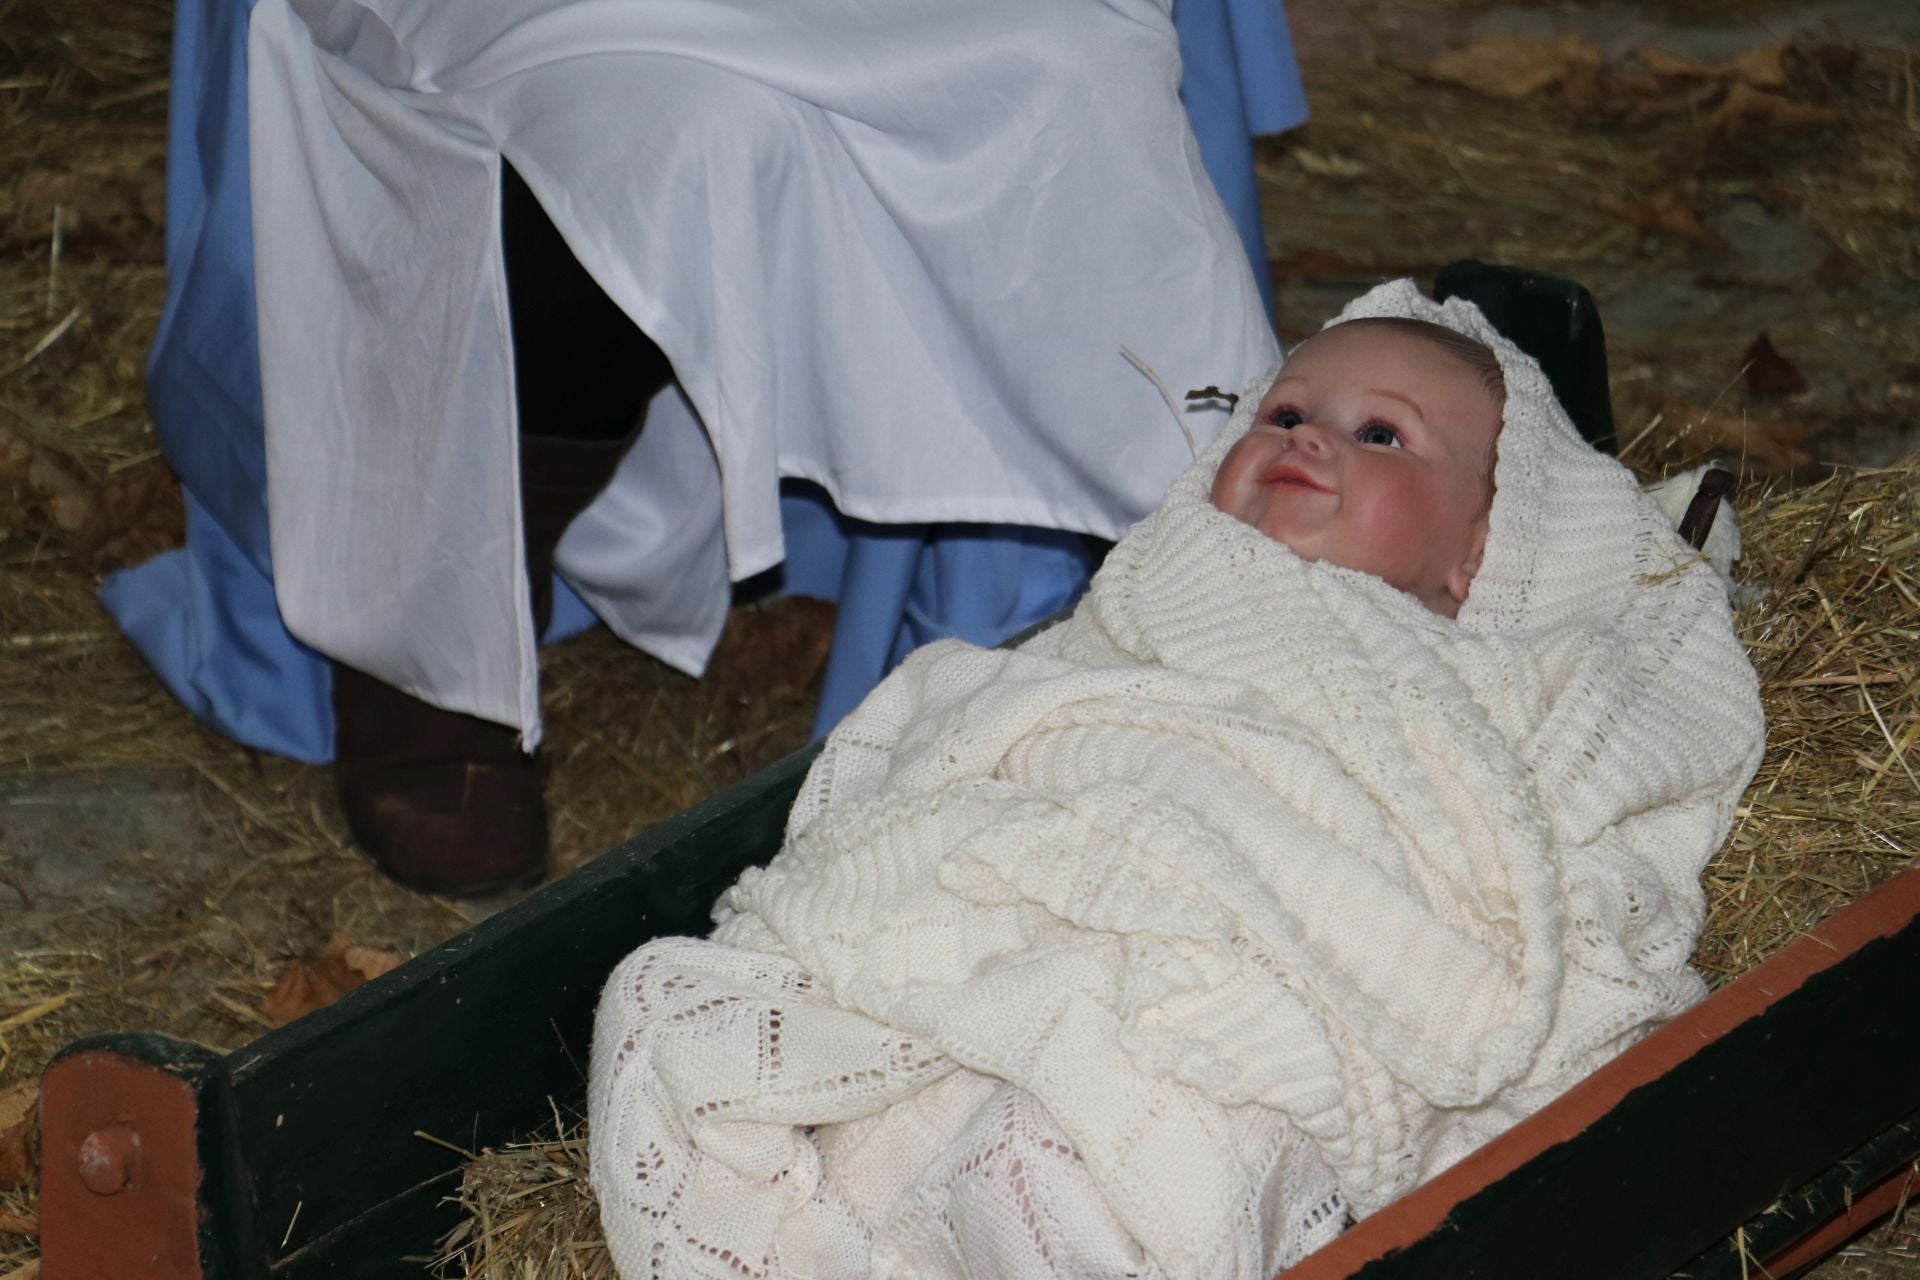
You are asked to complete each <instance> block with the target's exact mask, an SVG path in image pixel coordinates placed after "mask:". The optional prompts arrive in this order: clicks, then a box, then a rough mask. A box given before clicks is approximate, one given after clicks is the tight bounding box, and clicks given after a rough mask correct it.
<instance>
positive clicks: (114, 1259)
mask: <svg viewBox="0 0 1920 1280" xmlns="http://www.w3.org/2000/svg"><path fill="white" fill-rule="evenodd" d="M198 1110H199V1107H198V1102H197V1100H196V1098H195V1096H194V1092H193V1088H192V1086H191V1085H190V1084H189V1083H188V1082H187V1081H184V1080H181V1079H178V1078H176V1077H174V1076H171V1075H168V1074H167V1073H166V1072H164V1071H161V1070H159V1069H157V1068H155V1067H153V1066H150V1065H148V1064H146V1063H144V1062H139V1061H137V1060H135V1059H132V1058H128V1057H124V1056H122V1055H120V1054H115V1053H105V1052H87V1053H76V1054H73V1055H71V1056H69V1057H65V1058H62V1059H60V1060H58V1061H57V1062H55V1063H54V1064H53V1065H52V1066H51V1067H49V1068H47V1073H46V1075H45V1076H43V1077H42V1079H41V1083H40V1244H41V1249H42V1253H41V1257H40V1277H41V1280H132V1278H133V1277H140V1280H201V1266H200V1263H201V1259H200V1240H199V1217H198V1211H197V1197H198V1193H199V1189H200V1182H201V1179H202V1177H203V1176H204V1171H203V1170H202V1169H201V1167H200V1158H199V1154H198V1148H197V1143H196V1137H195V1119H196V1117H197V1114H198Z"/></svg>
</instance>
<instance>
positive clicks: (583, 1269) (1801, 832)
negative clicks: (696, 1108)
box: [440, 458, 1920, 1280]
mask: <svg viewBox="0 0 1920 1280" xmlns="http://www.w3.org/2000/svg"><path fill="white" fill-rule="evenodd" d="M1735 505H1736V507H1737V508H1738V510H1739V514H1740V527H1741V533H1742V536H1743V538H1744V541H1745V554H1744V557H1743V559H1742V571H1741V574H1740V577H1741V580H1742V582H1743V584H1744V585H1745V587H1746V588H1747V591H1746V592H1745V593H1744V594H1746V595H1747V596H1750V597H1754V599H1753V601H1752V603H1750V604H1748V605H1747V606H1746V607H1745V608H1744V609H1742V611H1741V612H1740V614H1739V617H1738V624H1739V630H1740V635H1741V638H1742V639H1743V640H1744V641H1745V643H1746V645H1747V648H1748V650H1749V652H1750V653H1752V655H1753V659H1754V664H1755V666H1756V668H1757V669H1758V670H1759V672H1760V676H1761V692H1762V697H1763V699H1764V700H1765V703H1766V710H1767V755H1766V759H1765V761H1764V762H1763V763H1762V765H1761V767H1760V772H1759V774H1758V776H1756V777H1755V778H1754V780H1753V784H1752V785H1751V786H1750V787H1749V788H1748V789H1747V794H1746V796H1745V798H1744V801H1743V803H1742V804H1741V806H1740V809H1739V816H1738V819H1737V821H1736V824H1735V826H1734V829H1733V832H1732V833H1731V835H1730V836H1729V837H1728V839H1727V842H1726V844H1725V846H1724V847H1722V848H1721V850H1720V852H1719V853H1718V854H1717V855H1716V856H1715V857H1714V858H1713V860H1712V862H1711V863H1710V864H1709V866H1708V868H1707V872H1706V886H1707V893H1708V899H1709V905H1708V915H1707V924H1706V930H1705V933H1704V934H1703V936H1702V938H1701V940H1700V945H1699V947H1698V949H1697V950H1696V951H1695V953H1694V962H1695V964H1697V965H1698V966H1699V967H1700V968H1701V969H1702V971H1704V972H1705V974H1706V975H1707V978H1708V981H1709V982H1710V983H1712V984H1714V985H1716V986H1718V985H1722V984H1724V983H1726V982H1728V981H1731V980H1732V979H1734V978H1736V977H1738V976H1739V975H1740V974H1741V973H1743V972H1745V971H1746V970H1747V969H1749V968H1751V967H1753V966H1754V965H1755V964H1758V963H1759V962H1760V961H1761V960H1764V959H1765V958H1766V957H1768V956H1769V955H1772V954H1773V953H1774V952H1775V951H1777V950H1779V949H1780V948H1781V947H1782V946H1784V945H1786V943H1787V942H1788V941H1790V940H1791V939H1792V938H1794V937H1795V936H1797V935H1798V934H1800V933H1802V932H1804V931H1805V930H1807V929H1808V928H1811V927H1812V926H1813V925H1815V924H1817V923H1819V922H1820V921H1821V920H1824V919H1825V918H1826V917H1827V916H1829V915H1831V914H1832V913H1833V912H1834V911H1835V910H1837V909H1838V908H1840V907H1842V906H1844V905H1846V904H1847V903H1848V902H1850V901H1852V900H1853V899H1854V898H1856V897H1858V896H1860V895H1861V894H1863V893H1865V892H1867V891H1868V890H1870V889H1872V888H1873V887H1874V886H1876V885H1878V884H1879V883H1880V882H1881V881H1883V880H1885V879H1886V878H1887V877H1888V876H1890V875H1892V874H1893V873H1894V872H1895V871H1897V870H1899V869H1900V868H1902V867H1904V866H1906V865H1908V864H1910V863H1912V862H1913V861H1914V857H1915V852H1916V850H1920V745H1916V739H1920V458H1916V459H1913V460H1911V461H1909V462H1907V463H1906V464H1904V465H1902V466H1898V467H1892V468H1886V469H1883V470H1877V471H1869V472H1852V471H1845V472H1839V473H1836V474H1834V475H1832V476H1830V477H1829V478H1828V479H1826V480H1824V481H1821V482H1820V483H1818V484H1814V485H1811V486H1808V487H1805V488H1796V489H1772V488H1767V487H1763V486H1759V485H1755V486H1753V487H1751V488H1749V489H1748V490H1747V492H1746V493H1744V494H1743V495H1741V496H1740V497H1739V498H1738V500H1737V501H1736V504H1735ZM583 1123H584V1122H581V1121H575V1122H574V1123H572V1124H571V1125H569V1124H565V1123H562V1122H561V1121H560V1119H559V1117H558V1115H557V1114H556V1117H555V1127H554V1131H553V1132H552V1133H551V1134H549V1135H545V1136H542V1137H540V1138H536V1139H533V1140H530V1141H528V1142H526V1143H521V1144H515V1145H512V1146H508V1147H504V1148H502V1149H500V1150H497V1151H492V1150H490V1151H486V1152H483V1153H482V1154H481V1155H480V1157H479V1158H478V1159H477V1160H475V1161H473V1162H472V1163H471V1164H469V1165H468V1166H467V1170H466V1173H465V1176H464V1177H463V1179H462V1182H461V1187H460V1193H459V1200H460V1203H461V1204H462V1205H463V1206H465V1208H466V1210H467V1212H468V1215H469V1217H468V1220H467V1221H466V1222H465V1223H463V1224H462V1225H461V1227H460V1228H459V1229H457V1230H456V1231H455V1232H454V1234H453V1235H452V1236H450V1237H449V1239H448V1241H447V1243H446V1246H445V1251H444V1256H443V1257H442V1258H441V1260H440V1272H441V1274H442V1275H443V1276H446V1277H458V1278H459V1280H494V1278H495V1277H499V1278H500V1280H506V1278H508V1277H512V1278H514V1280H607V1278H609V1277H611V1276H612V1275H613V1271H612V1268H611V1262H610V1260H609V1258H608V1256H607V1252H606V1247H605V1244H604V1241H603V1240H602V1238H601V1235H600V1226H599V1220H598V1216H597V1209H596V1207H595V1205H594V1203H593V1197H592V1191H591V1190H590V1189H589V1187H588V1184H587V1156H586V1140H585V1135H584V1133H583V1132H582V1129H583Z"/></svg>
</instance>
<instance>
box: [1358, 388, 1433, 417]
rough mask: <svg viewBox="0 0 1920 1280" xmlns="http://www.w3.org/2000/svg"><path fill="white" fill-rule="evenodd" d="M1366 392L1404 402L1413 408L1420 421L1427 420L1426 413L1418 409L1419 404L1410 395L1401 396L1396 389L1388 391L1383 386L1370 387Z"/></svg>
mask: <svg viewBox="0 0 1920 1280" xmlns="http://www.w3.org/2000/svg"><path fill="white" fill-rule="evenodd" d="M1367 394H1369V395H1375V396H1385V397H1386V398H1387V399H1389V400H1398V401H1399V402H1400V403H1401V404H1404V405H1405V406H1407V408H1409V409H1411V410H1413V412H1414V413H1415V414H1416V415H1417V416H1418V417H1419V419H1420V421H1422V422H1425V421H1426V420H1427V415H1426V414H1424V413H1422V412H1421V411H1420V406H1419V405H1418V404H1416V403H1415V402H1414V400H1413V398H1412V397H1411V396H1403V395H1401V394H1400V393H1399V392H1398V391H1389V390H1387V389H1386V388H1385V387H1374V388H1372V389H1370V390H1369V391H1368V393H1367Z"/></svg>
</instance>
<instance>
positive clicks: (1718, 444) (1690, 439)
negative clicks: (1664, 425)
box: [1667, 404, 1820, 471]
mask: <svg viewBox="0 0 1920 1280" xmlns="http://www.w3.org/2000/svg"><path fill="white" fill-rule="evenodd" d="M1667 415H1668V421H1670V422H1677V423H1679V424H1680V427H1679V431H1680V437H1681V442H1682V444H1683V445H1684V446H1685V448H1686V452H1687V453H1688V454H1689V455H1690V456H1692V457H1695V458H1704V457H1707V456H1709V455H1712V454H1723V455H1726V454H1730V455H1732V456H1734V457H1737V458H1739V459H1741V460H1742V461H1743V462H1745V463H1746V464H1748V465H1749V466H1754V467H1759V468H1761V469H1763V470H1779V471H1788V470H1792V469H1793V468H1795V467H1804V466H1806V465H1807V464H1808V463H1810V462H1812V461H1813V454H1812V453H1811V452H1810V451H1808V450H1807V449H1806V448H1805V447H1804V446H1805V445H1806V444H1807V443H1808V442H1809V441H1811V440H1812V439H1813V438H1814V437H1815V436H1816V435H1818V434H1819V433H1820V427H1819V425H1818V424H1817V423H1813V422H1809V421H1807V420H1805V419H1799V418H1762V417H1759V416H1756V415H1754V414H1750V413H1741V412H1737V411H1731V412H1730V411H1723V410H1717V409H1702V408H1700V407H1699V406H1697V405H1685V404H1676V405H1673V406H1670V407H1669V408H1668V409H1667Z"/></svg>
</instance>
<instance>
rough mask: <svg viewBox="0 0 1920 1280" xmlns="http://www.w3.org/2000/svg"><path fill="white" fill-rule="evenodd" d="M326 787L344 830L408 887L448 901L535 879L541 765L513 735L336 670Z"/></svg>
mask: <svg viewBox="0 0 1920 1280" xmlns="http://www.w3.org/2000/svg"><path fill="white" fill-rule="evenodd" d="M333 716H334V764H333V781H334V790H335V792H336V793H337V794H338V796H339V798H340V810H341V812H342V813H343V814H344V815H345V817H346V820H347V830H348V831H350V832H352V833H353V838H354V841H355V843H357V844H358V845H359V846H360V847H361V848H362V849H364V850H366V851H367V853H369V854H371V855H372V857H373V861H374V863H375V865H377V866H378V867H379V868H380V870H382V871H383V872H385V873H386V874H387V875H388V876H389V877H390V878H392V879H394V880H397V881H399V882H400V883H401V884H403V885H405V886H407V887H408V888H409V889H419V890H422V891H423V892H426V893H445V894H453V895H455V896H464V895H471V894H483V893H490V892H492V891H494V890H497V889H506V888H513V887H517V886H520V885H525V884H531V883H533V882H534V881H537V880H538V879H539V878H540V876H541V874H542V873H543V872H544V871H545V870H546V864H547V805H546V800H545V798H544V796H543V794H542V793H543V791H544V789H545V782H546V778H545V773H546V771H545V769H544V768H543V767H542V763H541V761H540V760H539V758H538V757H537V756H533V755H529V754H528V753H526V752H524V751H522V750H521V749H520V742H519V738H520V735H519V733H518V731H517V730H514V729H511V728H508V727H507V726H506V725H503V724H495V723H494V722H493V721H491V720H482V719H480V718H479V717H477V716H469V715H461V714H460V713H458V712H455V711H443V710H441V709H440V708H439V707H436V706H433V705H432V704H430V703H427V702H422V701H421V700H420V699H418V698H415V697H411V696H409V695H407V694H405V693H402V692H401V691H400V690H398V689H396V688H394V687H393V686H392V685H390V684H385V683H383V682H381V681H379V680H376V679H374V678H373V677H372V676H369V675H366V674H365V673H363V672H360V671H356V670H354V669H353V668H351V667H348V666H344V665H342V664H341V663H338V662H336V663H334V664H333Z"/></svg>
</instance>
